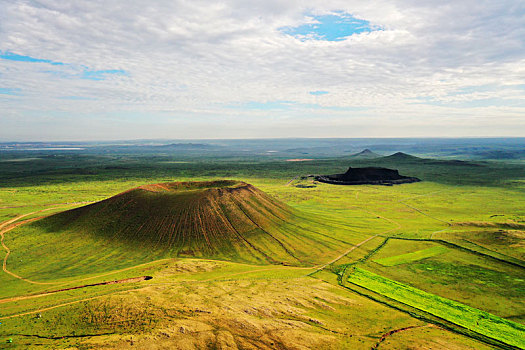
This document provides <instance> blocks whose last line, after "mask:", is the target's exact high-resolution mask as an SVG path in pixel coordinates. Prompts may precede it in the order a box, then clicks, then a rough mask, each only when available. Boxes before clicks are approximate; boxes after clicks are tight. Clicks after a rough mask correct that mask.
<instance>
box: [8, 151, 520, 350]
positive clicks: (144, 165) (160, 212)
mask: <svg viewBox="0 0 525 350" xmlns="http://www.w3.org/2000/svg"><path fill="white" fill-rule="evenodd" d="M23 156H24V158H25V160H24V161H16V159H17V158H16V157H12V159H11V158H10V160H9V161H6V162H0V176H1V178H2V181H1V182H0V222H2V223H5V222H8V221H10V220H14V223H22V222H23V220H26V219H34V218H40V217H42V216H48V215H50V214H53V213H59V212H64V211H65V210H67V209H72V208H81V209H77V210H76V211H73V212H66V213H62V214H60V215H58V216H56V217H54V218H53V217H49V218H47V219H46V218H41V219H40V220H37V221H34V222H27V223H23V224H22V225H20V226H18V227H16V228H13V229H12V230H8V231H6V232H5V233H4V243H5V245H6V247H8V249H9V250H10V255H9V257H8V259H7V260H6V268H7V270H8V271H9V272H10V273H12V274H14V275H16V276H18V277H15V276H14V275H11V274H8V273H5V272H3V273H1V274H0V322H2V325H1V326H0V348H1V347H2V346H4V347H7V348H19V349H26V348H42V349H55V348H67V347H70V348H80V349H82V348H86V349H92V348H93V349H104V348H107V347H108V346H109V347H113V348H115V347H118V348H122V349H128V348H130V349H131V348H137V347H138V348H141V347H142V348H148V346H151V344H156V346H158V347H159V348H162V347H164V348H169V347H170V346H171V347H173V346H174V344H186V345H184V346H187V348H197V349H200V348H202V349H205V348H213V347H216V348H221V347H222V348H228V346H229V347H230V348H234V347H233V345H232V344H235V346H236V347H237V348H239V349H250V348H271V349H273V348H278V349H292V348H301V347H303V348H312V347H316V348H319V349H370V348H372V347H375V346H377V347H378V348H379V349H383V348H385V349H386V348H391V349H398V348H410V347H411V348H415V349H419V348H422V349H426V348H454V349H491V348H494V346H496V347H497V346H498V344H497V343H493V342H492V343H491V342H488V343H487V342H486V340H484V338H483V337H481V338H479V337H476V336H473V335H471V334H470V333H468V332H462V331H461V329H463V328H465V327H469V328H471V329H472V330H475V332H477V333H480V334H484V335H485V336H487V337H489V338H490V339H499V340H500V341H503V342H505V343H507V344H514V346H515V347H523V346H524V345H523V344H522V343H519V344H518V343H516V342H514V343H512V341H513V339H514V340H515V341H517V339H518V340H519V339H523V336H521V337H520V335H522V334H523V328H522V326H521V325H523V324H525V303H524V302H523V300H524V299H525V298H524V297H525V262H524V257H525V241H524V239H525V234H524V232H525V230H524V228H523V225H525V196H524V194H525V182H524V181H523V173H522V164H521V163H511V162H508V163H506V162H488V161H485V162H482V166H474V165H468V164H467V165H465V164H463V163H455V162H448V161H436V160H419V159H417V158H416V159H413V158H408V159H397V160H396V159H391V158H390V159H376V160H362V159H360V160H351V159H350V158H326V159H318V160H316V161H315V162H296V163H295V162H286V161H285V160H279V159H264V157H259V156H257V157H255V156H254V157H253V158H247V157H245V158H242V157H239V158H235V159H234V158H218V159H209V158H204V157H203V158H199V157H195V158H194V159H190V158H188V157H186V156H185V157H182V156H181V157H179V156H176V155H173V156H170V155H163V156H157V155H141V154H134V155H118V154H117V155H88V154H84V155H74V154H70V155H66V154H64V155H59V156H55V157H51V156H42V155H39V154H30V153H27V154H24V155H23ZM13 160H15V161H13ZM350 165H352V166H364V165H373V166H389V167H395V168H397V169H400V172H401V173H402V174H406V175H411V176H418V177H421V178H422V180H423V181H422V182H419V183H413V184H406V185H400V186H371V185H362V186H333V185H328V184H319V183H313V182H312V180H311V178H309V179H303V178H301V177H300V176H298V175H306V174H315V173H334V172H338V171H341V170H344V169H345V167H348V166H350ZM224 179H231V180H234V181H243V182H246V183H249V184H251V185H253V186H255V188H257V190H258V191H262V192H264V193H265V196H268V198H271V200H270V202H266V204H263V205H262V206H261V200H259V199H257V200H255V199H250V200H249V201H248V202H242V201H239V200H238V199H237V198H235V203H236V204H235V205H238V208H240V209H236V208H235V207H234V206H233V204H232V203H233V202H229V201H225V202H221V203H223V204H224V205H225V207H224V208H223V211H222V212H223V213H225V216H227V217H229V218H235V217H237V218H238V219H236V220H237V221H238V222H237V223H236V224H235V223H234V225H233V226H234V227H236V228H237V231H238V232H242V233H243V236H244V237H246V238H247V239H248V240H249V241H250V243H251V244H253V246H254V247H256V248H257V249H260V250H262V249H263V247H265V246H266V247H268V252H266V253H265V254H267V255H268V256H270V257H271V258H272V259H273V261H272V260H271V259H270V260H268V259H265V258H264V257H263V256H262V255H259V258H256V257H255V256H257V253H254V252H256V251H257V250H256V249H255V250H253V249H254V248H249V249H244V248H243V249H240V248H239V247H238V246H236V245H235V244H236V243H235V241H233V242H234V243H233V245H230V242H232V241H228V239H231V237H232V236H231V235H230V234H229V233H228V232H230V231H227V230H225V229H223V228H220V229H219V227H220V226H219V225H220V222H223V221H220V222H219V221H213V220H211V221H207V222H208V223H209V224H210V225H211V226H210V229H209V230H208V229H206V230H202V227H203V226H195V227H194V228H192V227H193V226H191V225H190V226H187V227H186V228H184V230H181V231H177V230H176V229H174V230H173V231H172V232H173V233H174V235H173V236H169V235H167V236H164V237H163V236H162V235H161V231H162V232H164V231H166V230H168V231H169V228H170V227H175V226H173V225H174V222H176V221H177V220H172V219H169V218H170V217H173V215H174V217H178V216H180V215H182V214H180V213H183V212H184V210H185V209H184V208H187V207H190V206H191V205H194V207H193V208H195V210H194V213H197V214H196V216H194V217H199V216H200V217H203V216H206V215H209V211H207V210H205V204H204V202H202V201H200V200H195V201H194V199H195V198H196V197H184V198H186V199H185V200H183V201H181V198H182V197H173V198H171V197H170V198H168V197H166V198H164V199H163V200H162V201H160V202H155V203H160V204H158V207H156V208H155V210H153V211H147V208H150V207H151V205H153V204H151V203H150V200H151V199H152V197H150V195H151V193H149V194H144V195H145V196H143V195H142V194H141V195H140V196H138V195H137V196H133V197H129V198H127V197H118V198H127V199H126V201H124V203H127V202H128V201H131V200H132V201H134V204H133V205H134V206H133V208H134V210H138V209H140V210H138V212H139V213H143V214H140V215H141V216H137V218H136V221H133V220H131V221H129V220H124V219H125V216H121V215H120V214H118V206H120V205H121V204H120V202H118V201H113V200H111V201H106V202H104V203H109V204H111V205H109V204H108V205H107V206H105V207H102V206H98V207H97V206H88V207H84V206H85V205H86V204H88V203H92V202H97V201H102V200H106V199H108V198H111V197H113V196H115V195H118V194H119V193H122V192H124V191H127V190H130V189H133V188H136V187H139V186H143V185H146V184H155V183H166V182H174V181H215V180H224ZM290 180H292V181H291V182H290ZM188 198H190V200H189V201H187V200H188ZM155 200H156V199H155ZM184 201H187V203H186V204H184ZM189 202H191V204H190V203H189ZM115 203H117V204H118V206H117V207H114V206H113V204H115ZM148 203H150V204H148ZM273 203H281V204H282V205H283V206H284V207H286V208H287V209H286V210H285V212H286V214H285V216H283V218H285V220H277V219H276V216H275V215H273V214H271V213H272V212H273V213H275V214H277V215H280V214H279V213H277V212H276V207H275V204H273ZM130 205H131V204H130ZM259 206H261V208H263V209H260V210H259V213H257V208H259ZM90 208H91V209H90ZM92 208H98V209H96V210H94V209H92ZM170 208H171V209H170ZM177 208H178V209H177ZM241 209H242V210H241ZM43 210H46V211H43ZM221 210H222V209H221ZM243 210H244V211H245V213H244V214H243V213H242V211H243ZM116 211H117V213H116ZM278 211H279V212H280V209H279V210H278ZM71 213H76V214H75V215H71ZM174 213H175V214H174ZM177 213H179V214H177ZM27 214H29V215H28V216H25V217H23V218H20V216H22V215H27ZM77 214H78V216H77ZM246 214H247V215H246ZM243 215H245V216H243ZM289 215H290V216H289ZM150 217H152V218H154V220H152V221H151V227H150V228H146V227H145V228H142V229H141V223H143V222H145V221H147V220H148V219H149V218H150ZM246 217H249V218H251V219H253V221H250V220H249V219H246ZM17 218H19V219H18V220H17ZM139 219H140V220H139ZM221 220H222V219H221ZM250 222H251V223H250ZM125 223H131V224H130V226H129V227H125ZM111 225H113V226H111ZM181 225H182V224H181ZM161 227H163V228H166V229H162V230H160V229H158V228H161ZM180 227H182V226H180ZM106 228H107V229H108V231H104V229H106ZM159 230H160V231H159ZM214 230H215V231H214ZM261 230H263V231H266V232H267V233H269V234H271V236H273V237H274V238H271V237H270V236H267V237H266V238H265V236H264V234H263V235H261V234H262V233H263V232H262V231H261ZM177 232H181V234H182V232H184V233H191V234H192V235H196V236H195V237H205V236H204V233H208V232H212V233H214V234H215V236H214V237H215V239H216V241H214V243H213V244H212V245H211V246H208V245H207V244H208V243H203V242H208V241H206V239H205V238H203V239H204V241H199V240H194V241H193V240H192V241H191V242H193V243H192V244H193V247H194V249H192V250H193V252H194V256H192V255H190V254H187V253H188V249H187V247H183V245H178V243H176V242H177V240H176V239H175V238H176V237H182V236H177ZM221 232H224V233H225V234H224V236H220V235H219V233H221ZM231 232H233V231H231ZM142 235H144V236H142ZM199 235H202V236H199ZM171 237H175V238H171ZM208 238H209V237H208ZM170 242H171V243H170ZM178 242H179V243H181V242H182V241H178ZM210 242H212V241H210ZM279 242H280V243H281V244H282V245H281V244H279ZM181 244H182V243H181ZM167 247H168V248H167ZM206 247H212V248H213V249H215V250H208V248H206ZM231 247H233V248H231ZM197 248H198V249H197ZM285 248H286V249H285ZM250 249H251V252H250ZM181 251H182V253H181ZM195 252H199V253H198V254H197V253H195ZM5 253H6V250H5V249H3V251H2V255H1V257H5ZM289 253H292V255H290V254H289ZM294 256H295V258H294ZM299 260H300V261H299ZM345 267H347V270H348V271H350V270H351V268H352V267H356V271H363V270H366V271H368V272H369V273H368V274H366V276H364V275H363V276H361V278H362V280H361V282H359V286H358V285H357V284H352V283H354V282H353V281H351V282H352V283H346V284H345V287H347V288H345V289H343V288H341V286H340V285H339V283H338V276H337V274H336V273H334V272H338V271H342V270H343V269H344V268H345ZM138 276H151V277H153V278H152V279H150V280H144V281H140V282H137V281H135V282H125V283H118V284H106V285H95V286H89V285H93V284H97V283H102V282H108V281H109V282H110V281H115V280H125V279H128V278H135V277H138ZM370 276H379V277H374V278H371V277H370ZM352 278H353V277H352ZM385 281H387V282H388V283H387V282H385ZM82 286H84V287H82ZM392 286H395V287H396V288H397V289H395V290H394V289H393V288H392ZM71 287H82V288H77V289H71V290H63V289H67V288H71ZM380 288H384V289H381V290H380ZM393 290H394V291H393ZM401 290H402V291H403V292H402V294H403V298H406V299H403V298H401V297H399V296H395V295H392V296H391V295H390V294H389V293H394V292H395V291H401ZM55 291H56V292H55ZM414 291H417V293H416V292H414ZM49 292H50V293H49ZM374 293H375V294H377V293H380V294H383V296H381V295H380V296H374ZM387 296H388V298H386V297H387ZM381 298H383V299H381ZM428 298H430V299H428ZM394 299H395V300H397V301H395V300H394ZM425 300H426V304H425ZM428 300H432V301H433V302H434V303H435V305H436V307H437V305H440V306H439V307H437V309H436V310H434V309H432V308H431V306H432V305H434V304H431V305H429V304H428ZM443 300H446V302H444V301H443ZM403 303H406V304H403ZM405 306H406V308H407V309H406V310H405V309H404V307H405ZM460 306H461V307H460ZM447 308H450V310H449V309H447ZM452 309H454V310H456V311H457V310H460V309H461V310H462V312H461V313H454V312H453V311H452ZM439 310H442V312H445V311H443V310H447V311H446V312H445V313H446V314H443V313H441V314H440V313H439ZM39 314H40V316H38V315H39ZM428 314H432V315H435V316H434V317H436V319H427V317H428ZM447 315H452V316H450V317H446V316H447ZM480 315H483V316H486V317H488V318H487V320H498V321H501V322H500V323H498V324H496V323H486V322H485V321H483V320H482V321H479V325H480V326H479V327H480V328H476V329H474V328H472V327H471V326H472V322H474V323H475V322H476V321H477V320H478V318H479V317H480ZM487 315H488V316H487ZM451 317H452V318H451ZM437 318H443V319H445V320H448V321H447V322H449V323H450V322H452V323H450V324H447V327H448V328H438V327H435V326H433V324H440V323H439V320H438V319H437ZM462 320H463V321H464V322H463V321H462ZM469 322H470V323H469ZM484 322H485V323H484ZM509 325H518V326H515V327H512V326H509ZM502 327H503V328H502ZM505 327H507V328H505ZM520 327H521V328H520ZM181 329H182V330H181ZM513 329H514V330H513ZM391 331H395V332H394V333H391V334H390V333H389V332H391ZM512 332H518V333H514V335H513V336H511V334H513V333H512ZM386 334H388V335H386ZM385 335H386V336H385ZM509 337H510V338H512V339H510V338H509ZM9 338H12V339H13V343H9V344H7V343H6V341H7V340H8V339H9ZM37 344H40V345H37ZM181 346H182V345H181Z"/></svg>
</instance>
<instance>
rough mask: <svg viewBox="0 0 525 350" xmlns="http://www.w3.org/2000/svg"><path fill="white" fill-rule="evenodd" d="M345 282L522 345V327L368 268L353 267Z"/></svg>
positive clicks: (524, 343)
mask: <svg viewBox="0 0 525 350" xmlns="http://www.w3.org/2000/svg"><path fill="white" fill-rule="evenodd" d="M348 281H349V282H351V283H353V284H356V285H358V286H360V287H363V288H366V289H368V290H371V291H373V292H376V293H379V294H381V295H384V296H386V297H388V298H391V299H394V300H397V301H399V302H402V303H404V304H406V305H409V306H412V307H415V308H417V309H419V310H422V311H425V312H428V313H430V314H432V315H435V316H438V317H440V318H442V319H445V320H447V321H449V322H452V323H454V324H457V325H459V326H462V327H465V328H467V329H470V330H472V331H474V332H477V333H479V334H482V335H485V336H487V337H490V338H492V339H496V340H498V341H501V342H503V343H505V344H508V345H511V346H515V347H518V348H525V338H524V337H523V335H524V334H525V326H524V325H522V324H519V323H515V322H512V321H508V320H505V319H503V318H501V317H498V316H495V315H492V314H489V313H488V312H484V311H481V310H478V309H475V308H473V307H470V306H467V305H464V304H461V303H458V302H455V301H452V300H449V299H446V298H442V297H439V296H437V295H434V294H430V293H427V292H424V291H422V290H419V289H416V288H413V287H410V286H408V285H405V284H402V283H399V282H396V281H393V280H391V279H388V278H385V277H382V276H379V275H376V274H374V273H371V272H369V271H366V270H363V269H360V268H355V269H354V270H353V271H352V273H351V274H350V275H349V277H348Z"/></svg>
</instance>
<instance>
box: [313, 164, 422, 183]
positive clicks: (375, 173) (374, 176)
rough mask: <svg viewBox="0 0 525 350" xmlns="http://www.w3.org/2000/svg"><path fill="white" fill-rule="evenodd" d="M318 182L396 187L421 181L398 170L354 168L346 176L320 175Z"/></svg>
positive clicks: (317, 177) (317, 178) (350, 168)
mask: <svg viewBox="0 0 525 350" xmlns="http://www.w3.org/2000/svg"><path fill="white" fill-rule="evenodd" d="M315 179H316V180H317V181H320V182H325V183H330V184H335V185H366V184H370V185H394V184H402V183H411V182H418V181H421V180H419V179H418V178H416V177H408V176H403V175H400V174H399V171H398V170H395V169H387V168H380V167H366V168H352V167H349V168H348V170H347V171H346V173H344V174H334V175H319V176H316V178H315Z"/></svg>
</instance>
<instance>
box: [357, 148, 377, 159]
mask: <svg viewBox="0 0 525 350" xmlns="http://www.w3.org/2000/svg"><path fill="white" fill-rule="evenodd" d="M379 157H381V155H380V154H377V153H375V152H372V151H371V150H369V149H368V148H367V149H364V150H362V151H361V152H359V153H355V154H352V155H350V158H353V159H374V158H379Z"/></svg>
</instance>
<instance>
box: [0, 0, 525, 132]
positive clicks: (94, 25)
mask: <svg viewBox="0 0 525 350" xmlns="http://www.w3.org/2000/svg"><path fill="white" fill-rule="evenodd" d="M333 11H345V12H347V13H350V14H352V15H354V16H355V17H357V18H361V19H365V20H368V21H370V22H371V23H372V24H373V25H380V26H381V27H382V28H384V30H382V31H374V32H370V33H361V34H356V35H353V36H351V37H349V38H348V39H347V40H345V41H341V42H328V41H316V40H307V41H300V40H297V39H294V38H292V37H290V36H286V35H283V34H282V33H281V32H279V30H278V28H281V27H283V26H296V25H299V24H301V23H304V22H305V21H306V20H307V19H306V18H305V15H306V14H327V13H333ZM524 23H525V3H523V2H522V1H518V0H506V1H505V0H503V1H473V0H462V1H437V0H436V1H431V2H421V1H415V0H414V1H412V0H404V1H403V0H397V1H387V0H384V1H374V2H373V3H371V2H363V1H334V0H325V1H306V2H304V1H298V0H294V1H280V0H273V1H265V2H253V3H252V2H249V1H241V0H231V1H225V2H221V3H217V2H212V1H171V0H170V1H168V0H165V1H155V2H145V1H130V0H128V1H124V0H122V1H95V0H91V1H88V0H86V1H74V2H73V1H72V2H63V1H58V0H56V1H51V0H39V1H22V0H20V1H17V0H10V1H6V0H4V1H3V2H1V3H0V50H2V51H3V52H13V53H16V54H20V55H25V56H31V57H35V58H41V59H48V60H51V61H55V62H64V63H67V65H64V66H57V65H51V64H48V63H31V62H16V61H10V60H5V59H0V87H1V88H16V89H20V91H21V94H22V96H10V95H0V109H1V110H2V111H5V112H3V113H2V115H0V118H8V117H9V118H10V119H9V123H5V124H4V125H9V126H6V127H3V128H2V130H0V138H9V137H12V136H11V135H13V134H12V132H11V131H10V129H9V127H11V128H15V127H16V130H18V131H17V133H18V134H17V135H19V136H20V137H23V136H24V135H23V131H20V130H21V128H20V127H19V126H17V124H16V120H17V118H18V119H19V120H24V121H25V122H27V120H32V121H33V122H34V123H38V122H39V118H43V117H41V115H44V114H45V115H48V116H52V115H56V120H54V121H55V122H56V124H57V125H56V126H55V128H54V129H53V132H51V131H49V130H48V128H49V127H50V126H49V125H51V124H52V122H48V123H47V124H46V123H44V125H48V126H47V127H43V128H41V129H40V130H41V133H42V134H41V135H42V137H43V138H45V137H46V136H45V135H49V137H59V132H60V130H62V129H61V126H60V125H61V122H64V120H65V117H64V114H63V113H66V114H67V115H68V117H67V123H69V124H71V126H72V127H73V126H74V125H82V126H83V128H84V132H85V133H87V134H86V135H88V136H86V137H88V138H100V137H101V136H100V133H99V132H100V130H101V128H103V127H104V122H103V120H104V118H108V114H111V115H118V116H119V121H120V123H121V125H122V127H121V129H120V130H121V132H122V133H123V134H127V135H130V136H132V135H135V134H136V132H135V131H133V127H134V126H133V125H135V124H133V123H135V122H136V120H137V119H140V118H143V120H147V122H148V123H145V124H144V125H141V128H142V130H143V132H145V133H149V134H152V135H150V136H149V137H154V136H155V133H158V137H166V136H167V135H166V134H170V135H173V134H174V133H176V130H175V127H174V125H176V126H177V127H178V128H179V130H182V129H184V130H185V131H184V134H183V135H176V136H177V137H183V136H186V137H195V138H197V137H201V136H202V134H203V133H207V134H210V133H213V131H214V130H216V129H217V126H220V125H225V124H227V123H230V124H232V123H239V124H240V125H245V132H246V133H247V136H250V137H253V136H254V135H253V133H254V132H256V131H251V129H250V128H251V127H252V126H253V128H254V129H255V130H259V131H260V133H261V134H260V135H259V136H261V137H266V136H274V134H275V132H278V133H281V134H282V136H301V134H300V133H299V132H303V133H309V134H311V135H308V136H316V132H318V130H322V133H321V132H318V135H317V136H330V132H332V134H333V136H342V135H339V134H340V133H344V132H346V133H347V134H348V136H377V135H378V134H380V135H383V136H396V135H399V136H403V128H402V127H403V125H404V127H405V129H406V130H408V129H411V130H412V131H411V135H412V134H414V133H415V134H417V132H418V131H417V130H420V134H421V135H424V136H431V135H434V136H449V135H440V134H438V133H437V131H436V132H434V134H433V133H432V128H429V127H427V126H432V125H439V123H443V125H451V126H450V127H452V126H453V125H455V124H454V123H456V125H457V127H458V128H459V129H458V130H460V132H463V133H464V134H467V133H469V131H468V123H461V122H459V120H467V121H469V120H470V121H474V120H476V132H478V133H479V134H480V135H496V134H499V135H520V133H521V134H523V131H520V130H523V126H524V125H523V122H522V121H521V120H520V119H519V118H516V115H520V114H521V115H523V113H524V112H525V108H523V104H522V107H516V103H515V101H516V100H525V90H524V89H519V88H513V89H509V88H504V86H506V85H509V84H512V85H520V84H525V68H523V67H525V24H524ZM83 70H124V71H126V72H127V73H128V75H127V76H126V75H117V74H108V75H105V79H104V80H101V81H94V80H87V79H81V73H82V71H83ZM487 86H488V87H489V89H487ZM477 87H479V88H477ZM462 89H468V91H469V92H468V93H464V94H457V92H458V91H462ZM318 90H322V91H328V92H329V94H326V95H322V96H313V95H311V94H310V93H309V92H310V91H318ZM64 96H77V97H84V98H87V99H71V98H69V99H68V98H63V97H64ZM488 98H498V99H499V101H500V103H499V104H498V106H492V107H490V106H489V107H486V108H479V107H476V106H475V105H472V101H476V100H479V99H488ZM251 101H255V102H261V103H264V102H271V101H292V102H294V103H295V104H296V107H295V108H293V109H292V111H271V110H270V111H262V112H261V111H256V110H251V109H244V110H243V109H232V108H230V107H228V106H231V105H232V104H238V105H242V104H246V103H248V102H251ZM436 101H438V102H439V105H436V103H435V102H436ZM505 101H508V104H506V103H505ZM414 102H419V103H414ZM425 103H427V104H425ZM311 104H318V105H320V106H325V107H341V108H348V107H363V109H362V110H342V111H338V110H334V108H330V109H328V108H327V109H326V110H323V109H318V108H315V109H312V108H309V107H308V105H311ZM524 104H525V102H524ZM39 112H40V113H39ZM133 113H138V115H140V116H138V117H137V116H136V115H134V114H133ZM22 115H24V116H25V117H24V118H23V119H22V118H20V116H22ZM148 115H149V116H150V117H149V118H148ZM160 115H162V117H160ZM451 115H454V116H456V117H455V118H454V119H452V120H451V119H450V116H451ZM170 118H171V119H170ZM304 118H307V119H308V123H309V125H310V129H308V128H306V127H305V126H303V125H302V126H301V128H295V129H294V128H293V125H296V126H298V125H300V124H302V121H303V120H304ZM475 118H479V119H475ZM89 120H92V121H94V122H93V123H92V124H90V122H89ZM170 120H172V121H174V123H171V122H170ZM196 121H198V122H199V123H201V124H199V128H196V127H195V128H194V126H195V123H196ZM247 121H249V123H250V125H251V126H250V127H248V126H246V124H247ZM279 121H284V123H281V122H279ZM367 121H368V122H367ZM394 122H397V123H403V125H400V124H396V125H399V128H398V129H396V130H394V129H392V127H391V126H390V125H391V124H393V123H394ZM97 123H98V124H97ZM316 123H317V124H316ZM367 123H368V124H367ZM90 125H92V128H90ZM316 125H322V126H323V127H322V128H317V127H316ZM358 125H361V126H360V127H359V128H356V126H358ZM495 125H500V126H501V127H500V126H498V127H494V126H495ZM208 126H209V128H210V130H205V129H206V128H207V127H208ZM365 126H366V127H365ZM414 126H418V127H419V129H417V127H414ZM203 128H204V129H203ZM279 128H280V129H279ZM414 128H415V129H414ZM237 129H239V130H237ZM237 129H236V130H235V131H232V133H231V135H229V136H230V137H243V133H242V127H240V128H239V127H237ZM26 130H27V129H26ZM57 130H58V131H57ZM63 130H66V129H63ZM232 130H233V129H232ZM272 130H273V131H272ZM275 130H281V131H275ZM308 130H309V131H308ZM330 130H331V131H330ZM355 130H360V131H359V132H357V133H356V132H355ZM363 130H366V132H367V133H368V134H370V135H368V134H361V132H364V131H363ZM394 131H395V132H396V133H397V134H392V135H387V134H388V133H389V132H394ZM46 133H47V134H46ZM290 133H292V134H290ZM248 134H249V135H248ZM336 134H337V135H336ZM33 135H34V133H33ZM469 135H470V134H469ZM135 136H136V137H139V136H138V135H135ZM223 136H224V137H227V136H228V135H227V132H224V135H223ZM412 136H413V135H412ZM470 136H473V135H470ZM123 137H126V136H125V135H124V136H123ZM65 138H67V137H65Z"/></svg>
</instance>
